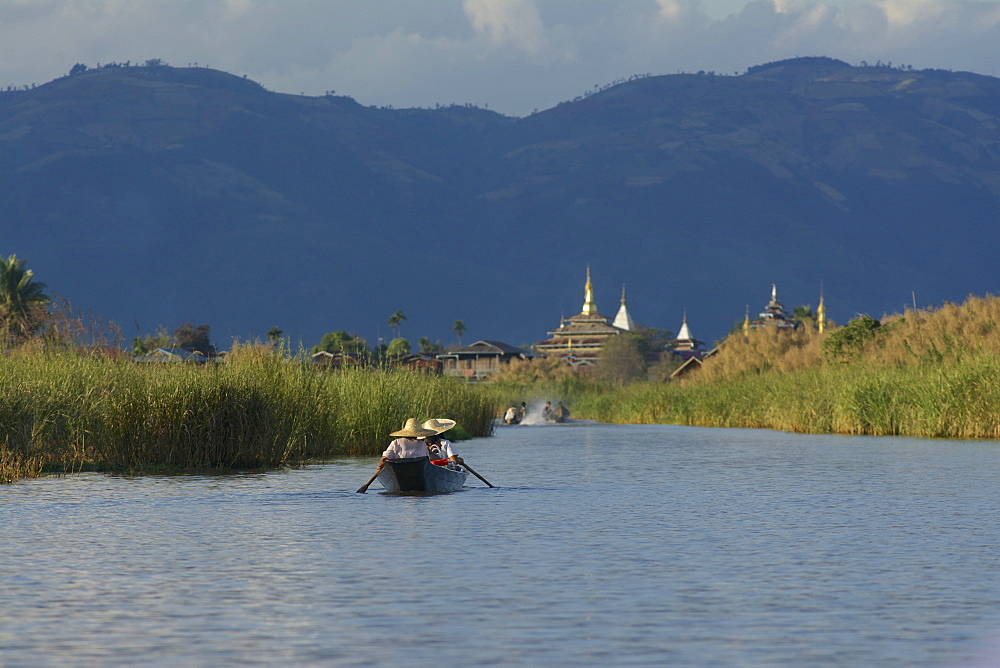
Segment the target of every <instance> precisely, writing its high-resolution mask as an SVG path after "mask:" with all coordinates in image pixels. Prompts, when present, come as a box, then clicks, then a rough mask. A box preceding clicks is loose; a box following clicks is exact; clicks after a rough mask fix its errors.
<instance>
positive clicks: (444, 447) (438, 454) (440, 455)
mask: <svg viewBox="0 0 1000 668" xmlns="http://www.w3.org/2000/svg"><path fill="white" fill-rule="evenodd" d="M427 450H428V451H429V452H430V453H431V459H451V458H452V457H454V456H455V453H454V452H453V451H452V449H451V441H449V440H448V439H447V438H442V439H441V440H440V441H438V442H437V443H435V444H433V445H431V444H430V443H428V444H427Z"/></svg>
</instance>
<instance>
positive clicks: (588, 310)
mask: <svg viewBox="0 0 1000 668" xmlns="http://www.w3.org/2000/svg"><path fill="white" fill-rule="evenodd" d="M580 313H581V314H582V315H597V306H595V305H594V286H593V285H592V284H591V282H590V265H589V264H588V265H587V283H586V284H585V285H584V286H583V310H582V311H581V312H580Z"/></svg>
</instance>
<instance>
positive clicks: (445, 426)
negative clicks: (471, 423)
mask: <svg viewBox="0 0 1000 668" xmlns="http://www.w3.org/2000/svg"><path fill="white" fill-rule="evenodd" d="M454 426H455V421H454V420H449V419H448V418H434V419H431V420H428V421H427V422H425V423H424V429H432V430H433V431H434V433H435V434H443V433H444V432H446V431H448V430H449V429H451V428H452V427H454Z"/></svg>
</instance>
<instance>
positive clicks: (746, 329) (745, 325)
mask: <svg viewBox="0 0 1000 668" xmlns="http://www.w3.org/2000/svg"><path fill="white" fill-rule="evenodd" d="M749 331H750V304H747V314H746V317H745V318H743V334H744V335H746V334H747V332H749Z"/></svg>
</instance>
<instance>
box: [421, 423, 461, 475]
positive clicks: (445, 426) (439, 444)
mask: <svg viewBox="0 0 1000 668" xmlns="http://www.w3.org/2000/svg"><path fill="white" fill-rule="evenodd" d="M421 426H422V427H423V428H424V429H430V430H431V431H433V432H434V435H433V436H424V443H426V444H427V452H428V454H429V455H430V458H431V464H437V465H438V466H447V467H448V468H450V469H454V468H456V466H457V465H461V464H464V463H465V460H463V459H462V458H461V457H459V456H458V455H457V454H455V451H454V449H453V448H452V447H451V446H452V443H451V441H449V440H448V439H446V438H441V434H443V433H444V432H446V431H448V430H449V429H451V428H452V427H454V426H455V421H454V420H449V419H447V418H434V419H433V420H427V422H424V423H423V424H422V425H421Z"/></svg>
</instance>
